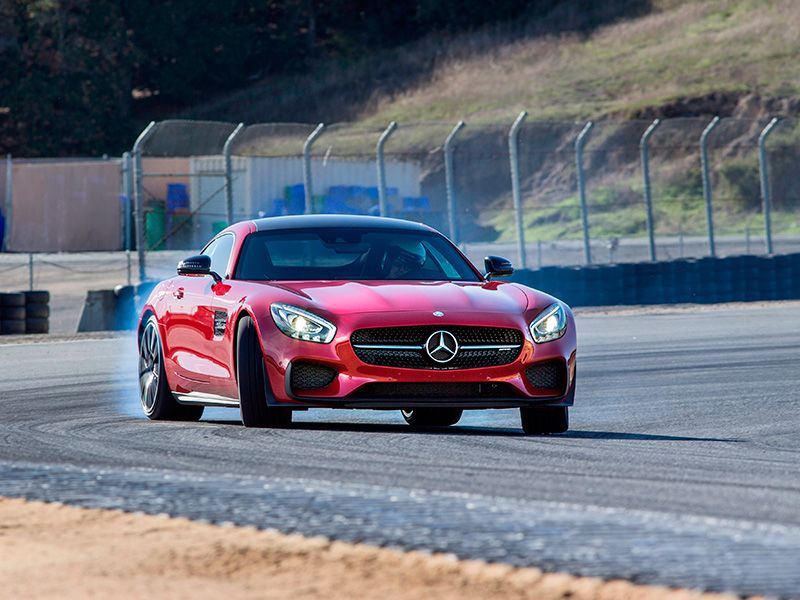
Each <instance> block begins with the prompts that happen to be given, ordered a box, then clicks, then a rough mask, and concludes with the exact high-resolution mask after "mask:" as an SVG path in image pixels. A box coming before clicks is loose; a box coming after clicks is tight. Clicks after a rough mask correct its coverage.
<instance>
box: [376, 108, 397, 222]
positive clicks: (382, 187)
mask: <svg viewBox="0 0 800 600" xmlns="http://www.w3.org/2000/svg"><path fill="white" fill-rule="evenodd" d="M395 129H397V123H395V122H394V121H392V122H391V123H389V126H388V127H387V128H386V129H385V130H384V132H383V133H382V134H381V137H379V138H378V144H377V145H376V146H375V154H376V159H377V162H378V213H379V214H380V215H381V216H382V217H385V216H386V213H387V210H386V165H385V164H384V161H383V147H384V146H385V145H386V141H387V140H388V139H389V136H390V135H392V133H394V130H395Z"/></svg>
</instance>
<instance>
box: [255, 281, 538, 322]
mask: <svg viewBox="0 0 800 600" xmlns="http://www.w3.org/2000/svg"><path fill="white" fill-rule="evenodd" d="M269 285H271V286H273V287H276V288H279V289H281V290H284V291H286V292H288V293H289V294H292V295H295V296H297V298H298V300H299V301H300V302H298V304H301V305H303V306H307V305H308V304H311V305H314V306H316V307H319V308H321V309H323V310H326V311H330V312H331V313H333V314H340V315H344V314H356V313H372V312H433V311H442V312H444V313H445V314H447V313H448V312H450V313H464V312H478V313H503V314H521V313H522V312H524V311H525V310H526V308H527V307H528V297H527V296H526V294H525V292H523V291H522V289H520V288H519V287H518V286H517V285H516V284H513V283H500V282H496V281H492V282H484V283H477V282H476V283H462V282H451V281H403V282H397V281H324V282H319V281H290V282H281V283H276V282H272V283H270V284H269ZM301 299H302V300H301ZM286 301H287V302H292V300H291V299H290V298H287V299H286Z"/></svg>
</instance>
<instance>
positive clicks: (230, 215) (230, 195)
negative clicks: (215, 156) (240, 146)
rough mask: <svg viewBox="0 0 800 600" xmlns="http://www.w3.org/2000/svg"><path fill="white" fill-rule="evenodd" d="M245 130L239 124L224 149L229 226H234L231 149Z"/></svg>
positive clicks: (226, 209) (226, 207)
mask: <svg viewBox="0 0 800 600" xmlns="http://www.w3.org/2000/svg"><path fill="white" fill-rule="evenodd" d="M242 129H244V123H239V124H238V125H237V126H236V129H234V130H233V131H232V132H231V134H230V135H229V136H228V139H227V140H225V145H224V146H223V147H222V156H223V157H224V158H225V218H226V220H227V221H228V225H232V224H233V160H231V148H232V147H233V140H235V139H236V136H237V135H239V133H240V132H241V131H242Z"/></svg>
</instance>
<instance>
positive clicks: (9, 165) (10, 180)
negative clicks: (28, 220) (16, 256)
mask: <svg viewBox="0 0 800 600" xmlns="http://www.w3.org/2000/svg"><path fill="white" fill-rule="evenodd" d="M13 198H14V160H13V159H12V158H11V155H10V154H6V232H5V235H4V236H3V247H2V248H0V250H5V249H6V248H8V243H9V240H10V239H11V220H12V219H11V213H12V212H14V205H13Z"/></svg>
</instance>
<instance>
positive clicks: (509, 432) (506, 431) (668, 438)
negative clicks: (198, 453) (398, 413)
mask: <svg viewBox="0 0 800 600" xmlns="http://www.w3.org/2000/svg"><path fill="white" fill-rule="evenodd" d="M205 422H206V423H210V424H214V425H234V426H241V425H242V423H241V421H238V420H220V419H214V420H208V421H205ZM289 429H290V430H297V431H349V432H358V433H403V434H410V435H451V436H452V435H462V436H482V437H487V436H488V437H529V438H531V439H536V438H537V437H538V438H542V437H550V438H554V439H596V440H623V441H648V442H653V441H656V442H658V441H662V442H732V443H738V442H744V441H746V440H743V439H737V438H716V437H695V436H682V435H661V434H654V433H628V432H622V431H592V430H585V429H573V430H570V431H567V432H566V433H558V434H553V435H547V436H534V435H530V436H529V435H526V434H525V433H524V432H523V431H522V430H521V429H517V428H513V427H479V426H474V425H454V426H451V427H429V428H419V429H415V428H411V427H409V426H408V425H404V424H392V423H340V422H337V423H329V422H325V421H299V422H298V421H296V422H294V423H292V425H291V427H290V428H289Z"/></svg>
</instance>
